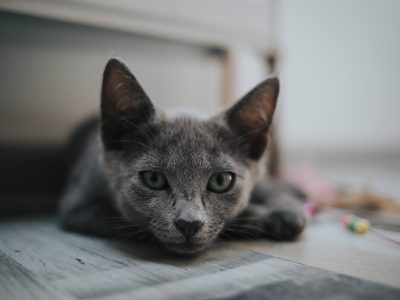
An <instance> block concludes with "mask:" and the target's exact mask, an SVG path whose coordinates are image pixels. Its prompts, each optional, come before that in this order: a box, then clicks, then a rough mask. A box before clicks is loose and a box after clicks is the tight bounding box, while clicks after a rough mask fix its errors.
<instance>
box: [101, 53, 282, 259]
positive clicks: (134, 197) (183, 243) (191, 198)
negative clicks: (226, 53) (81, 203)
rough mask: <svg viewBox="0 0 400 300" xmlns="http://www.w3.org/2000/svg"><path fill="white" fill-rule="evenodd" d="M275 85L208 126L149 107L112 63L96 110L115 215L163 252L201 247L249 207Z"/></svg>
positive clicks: (121, 69) (255, 91) (124, 72)
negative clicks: (143, 232)
mask: <svg viewBox="0 0 400 300" xmlns="http://www.w3.org/2000/svg"><path fill="white" fill-rule="evenodd" d="M278 89H279V83H278V80H277V79H275V78H274V79H268V80H266V81H263V82H262V83H260V84H259V85H258V86H256V87H255V88H254V89H253V90H252V91H250V92H249V93H248V94H247V95H245V96H244V97H243V98H242V99H241V100H239V101H238V102H237V103H236V104H234V105H233V106H232V107H231V108H229V109H228V110H226V111H225V112H223V113H220V114H218V115H217V116H214V117H211V118H207V119H204V118H196V117H194V116H190V115H180V116H179V115H176V114H174V115H170V114H168V113H165V112H162V111H161V110H159V109H158V108H156V107H155V106H154V104H153V103H152V102H151V100H150V99H149V97H148V96H147V95H146V93H145V92H144V90H143V88H142V87H141V86H140V84H139V83H138V81H137V80H136V78H135V77H134V76H133V75H132V73H131V72H130V71H129V69H128V68H127V67H126V66H125V65H124V64H123V63H121V62H120V61H119V60H116V59H111V60H110V61H109V62H108V64H107V66H106V68H105V71H104V77H103V87H102V95H101V96H102V102H101V135H102V141H103V149H104V151H103V163H104V167H105V170H106V173H107V176H108V178H109V181H110V184H111V187H112V190H113V192H114V194H115V204H116V207H117V209H118V210H119V211H120V212H121V214H122V215H123V216H124V217H125V218H126V219H127V220H128V221H131V222H133V223H138V222H140V223H141V225H142V226H145V227H146V228H147V229H148V230H149V231H151V233H152V234H153V235H154V236H155V237H157V239H159V240H160V241H161V242H162V243H163V244H164V245H165V246H166V247H167V248H168V249H169V250H171V251H174V252H179V253H195V252H199V251H201V250H202V249H204V248H205V247H207V246H208V245H209V244H210V243H211V242H212V241H213V240H214V239H215V238H216V237H217V236H218V234H219V233H220V232H221V230H222V229H223V227H224V225H225V223H226V222H227V221H228V220H232V219H233V218H235V217H236V216H237V215H238V214H239V213H240V212H241V211H242V210H243V209H244V208H245V207H246V206H247V204H248V201H249V197H250V192H251V190H252V188H253V186H254V184H255V182H256V180H257V179H258V178H259V176H261V175H262V173H263V171H264V170H265V166H266V152H267V151H266V149H267V144H268V130H269V127H270V125H271V121H272V116H273V113H274V110H275V105H276V100H277V96H278Z"/></svg>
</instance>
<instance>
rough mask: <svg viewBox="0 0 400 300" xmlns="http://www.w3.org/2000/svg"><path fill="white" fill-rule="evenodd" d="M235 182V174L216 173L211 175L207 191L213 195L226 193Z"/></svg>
mask: <svg viewBox="0 0 400 300" xmlns="http://www.w3.org/2000/svg"><path fill="white" fill-rule="evenodd" d="M234 181H235V174H233V173H231V172H217V173H214V174H212V175H211V177H210V180H209V181H208V184H207V189H208V190H209V191H211V192H214V193H224V192H227V191H228V190H229V189H230V188H231V187H232V186H233V183H234Z"/></svg>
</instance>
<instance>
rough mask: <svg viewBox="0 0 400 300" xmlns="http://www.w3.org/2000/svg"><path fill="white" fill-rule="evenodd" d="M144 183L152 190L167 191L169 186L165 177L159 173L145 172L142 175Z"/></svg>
mask: <svg viewBox="0 0 400 300" xmlns="http://www.w3.org/2000/svg"><path fill="white" fill-rule="evenodd" d="M140 177H141V178H142V181H143V183H144V184H145V185H146V186H147V187H148V188H150V189H152V190H166V189H168V188H169V184H168V181H167V178H165V175H164V174H163V173H161V172H157V171H143V172H141V173H140Z"/></svg>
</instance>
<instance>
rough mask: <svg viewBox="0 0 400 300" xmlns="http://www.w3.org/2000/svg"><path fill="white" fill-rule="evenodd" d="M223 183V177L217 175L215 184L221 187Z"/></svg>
mask: <svg viewBox="0 0 400 300" xmlns="http://www.w3.org/2000/svg"><path fill="white" fill-rule="evenodd" d="M224 181H225V176H224V175H223V174H221V173H220V174H218V176H217V184H218V185H219V186H223V185H224Z"/></svg>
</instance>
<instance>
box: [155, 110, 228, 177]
mask: <svg viewBox="0 0 400 300" xmlns="http://www.w3.org/2000/svg"><path fill="white" fill-rule="evenodd" d="M215 131H216V124H214V123H213V122H212V121H209V120H207V119H197V118H193V117H188V116H181V117H175V118H170V119H165V120H163V121H161V122H159V123H158V124H157V127H156V130H155V132H156V134H155V135H154V138H153V140H152V148H153V150H154V152H153V153H152V157H154V156H155V158H156V160H157V161H158V162H159V163H162V165H163V168H166V169H171V170H173V169H176V168H177V167H178V166H180V168H187V169H191V170H194V169H196V170H208V169H215V168H221V169H230V168H232V167H233V164H234V162H233V160H232V159H231V158H230V157H229V155H228V154H227V153H225V152H224V151H223V148H224V147H223V143H222V141H221V139H220V138H218V137H217V136H216V134H215Z"/></svg>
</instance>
